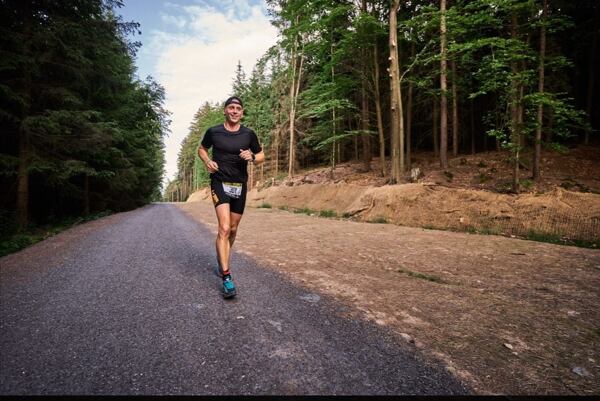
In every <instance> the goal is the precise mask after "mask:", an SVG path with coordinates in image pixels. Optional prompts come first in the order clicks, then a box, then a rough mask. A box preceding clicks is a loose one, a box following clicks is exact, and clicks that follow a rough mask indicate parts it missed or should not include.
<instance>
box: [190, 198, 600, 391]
mask: <svg viewBox="0 0 600 401" xmlns="http://www.w3.org/2000/svg"><path fill="white" fill-rule="evenodd" d="M179 207H180V208H181V209H182V210H184V211H185V212H187V213H188V214H189V215H190V216H191V217H192V218H194V219H196V220H198V221H200V222H202V223H204V224H207V225H208V226H209V227H210V228H211V229H212V230H213V231H216V218H215V216H214V210H213V207H212V205H211V204H209V203H208V202H189V203H186V204H180V205H179ZM235 249H236V250H237V251H238V252H242V253H244V254H247V255H249V256H251V257H253V258H255V259H256V260H257V261H258V262H259V263H260V264H262V265H265V266H269V267H271V268H273V269H274V270H277V271H281V272H284V273H286V274H287V275H289V277H290V278H291V279H292V280H293V281H295V282H297V283H299V284H301V285H302V286H305V287H306V288H308V289H310V290H311V291H317V292H320V293H322V294H328V295H332V296H334V297H335V298H337V299H338V300H339V302H341V303H343V304H346V305H349V306H351V307H352V308H351V310H352V312H351V315H353V316H355V317H360V318H366V319H369V320H371V321H374V322H376V323H377V324H380V325H384V326H387V327H389V328H391V329H392V330H394V331H396V332H398V333H403V334H401V335H402V337H404V338H405V339H406V341H407V342H409V343H412V344H414V346H415V347H417V348H419V349H420V350H421V351H422V352H423V353H424V354H425V355H427V356H429V357H431V358H435V359H438V360H441V361H442V362H443V363H444V364H445V365H446V366H447V369H448V370H450V371H451V372H453V373H454V374H455V375H456V376H458V377H459V378H461V379H463V380H466V381H467V382H468V383H469V384H470V385H472V386H473V387H474V389H475V390H476V391H478V392H479V393H484V394H489V393H502V394H598V393H600V380H599V379H598V378H599V377H600V327H599V323H598V322H600V311H599V309H598V307H597V306H598V305H599V304H600V296H599V295H600V290H599V288H600V251H598V250H591V249H582V248H575V247H567V246H558V245H551V244H544V243H537V242H531V241H523V240H518V239H511V238H504V237H498V236H482V235H473V234H460V233H453V232H445V231H434V230H425V229H418V228H407V227H400V226H394V225H391V224H371V223H357V222H349V221H343V220H335V219H326V218H319V217H312V216H307V215H301V214H294V213H290V212H285V211H281V210H274V209H254V208H248V209H247V212H246V214H245V217H244V220H243V221H242V225H241V227H240V232H239V234H238V239H237V241H236V244H235Z"/></svg>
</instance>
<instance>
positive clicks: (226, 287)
mask: <svg viewBox="0 0 600 401" xmlns="http://www.w3.org/2000/svg"><path fill="white" fill-rule="evenodd" d="M235 294H237V292H236V290H235V285H234V284H233V280H232V279H231V276H229V277H227V278H226V279H225V280H223V298H231V297H234V296H235Z"/></svg>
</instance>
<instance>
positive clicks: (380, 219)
mask: <svg viewBox="0 0 600 401" xmlns="http://www.w3.org/2000/svg"><path fill="white" fill-rule="evenodd" d="M369 223H375V224H387V223H388V221H387V219H386V218H385V217H381V216H379V217H375V218H372V219H371V220H369Z"/></svg>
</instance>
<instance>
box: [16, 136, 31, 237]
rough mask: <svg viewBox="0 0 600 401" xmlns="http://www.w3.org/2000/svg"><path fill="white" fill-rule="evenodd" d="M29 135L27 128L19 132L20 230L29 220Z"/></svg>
mask: <svg viewBox="0 0 600 401" xmlns="http://www.w3.org/2000/svg"><path fill="white" fill-rule="evenodd" d="M30 159H31V152H30V148H29V135H28V134H27V131H25V129H21V131H20V132H19V170H18V173H17V174H18V175H17V215H18V222H19V230H21V231H22V230H25V228H26V227H27V224H28V222H29V216H28V211H29V171H28V170H29V161H30Z"/></svg>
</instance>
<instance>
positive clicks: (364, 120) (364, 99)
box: [360, 0, 372, 171]
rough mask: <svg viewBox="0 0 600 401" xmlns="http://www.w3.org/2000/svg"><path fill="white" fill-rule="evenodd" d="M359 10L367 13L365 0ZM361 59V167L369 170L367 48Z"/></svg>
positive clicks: (363, 50)
mask: <svg viewBox="0 0 600 401" xmlns="http://www.w3.org/2000/svg"><path fill="white" fill-rule="evenodd" d="M361 11H362V12H363V13H364V14H366V13H367V1H366V0H362V4H361ZM361 61H362V78H361V115H360V120H361V129H362V131H363V134H362V151H363V156H362V157H363V168H364V170H365V171H371V158H372V154H371V135H370V134H368V133H366V131H369V97H368V95H367V77H368V76H369V68H368V67H369V66H368V57H367V49H366V48H363V49H362V50H361Z"/></svg>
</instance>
